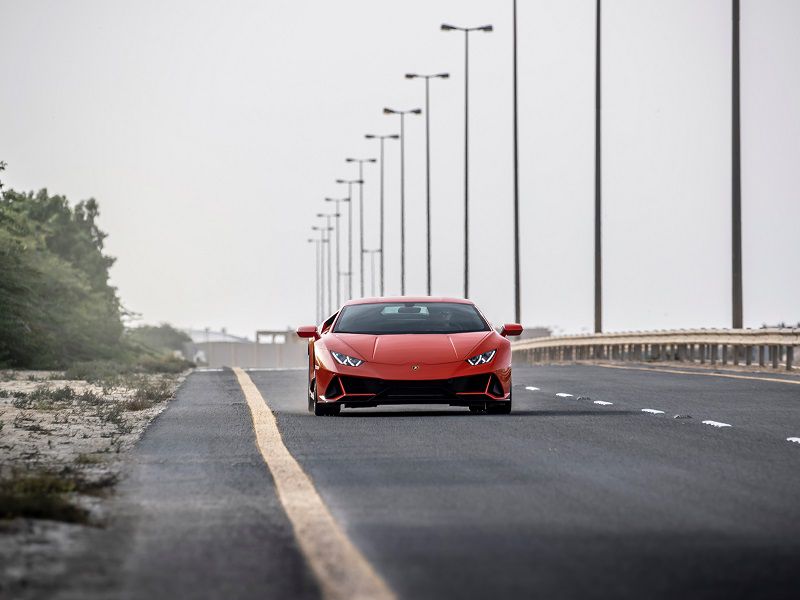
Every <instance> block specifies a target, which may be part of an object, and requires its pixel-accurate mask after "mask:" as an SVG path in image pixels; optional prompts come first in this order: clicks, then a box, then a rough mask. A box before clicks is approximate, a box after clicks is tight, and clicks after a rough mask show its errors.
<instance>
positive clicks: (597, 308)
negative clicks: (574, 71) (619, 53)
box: [594, 0, 603, 333]
mask: <svg viewBox="0 0 800 600" xmlns="http://www.w3.org/2000/svg"><path fill="white" fill-rule="evenodd" d="M600 25H601V20H600V0H597V8H596V11H595V40H594V42H595V53H594V332H595V333H600V332H602V331H603V219H602V217H603V213H602V207H603V204H602V200H603V197H602V192H603V179H602V176H603V172H602V162H601V158H602V155H601V150H602V144H601V143H600V133H601V131H600V126H601V124H602V121H601V118H602V115H601V112H600V100H601V87H600V76H601V74H602V72H601V66H602V63H601V61H600V50H601V44H600V41H601V39H600V33H601V27H600Z"/></svg>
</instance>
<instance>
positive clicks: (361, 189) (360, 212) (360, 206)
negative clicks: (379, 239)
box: [345, 158, 377, 298]
mask: <svg viewBox="0 0 800 600" xmlns="http://www.w3.org/2000/svg"><path fill="white" fill-rule="evenodd" d="M345 162H349V163H358V179H359V182H360V183H359V186H358V221H359V223H358V234H359V235H358V237H359V253H358V257H359V267H360V270H361V279H360V284H361V297H362V298H363V297H364V163H375V162H377V160H375V159H374V158H347V159H345Z"/></svg>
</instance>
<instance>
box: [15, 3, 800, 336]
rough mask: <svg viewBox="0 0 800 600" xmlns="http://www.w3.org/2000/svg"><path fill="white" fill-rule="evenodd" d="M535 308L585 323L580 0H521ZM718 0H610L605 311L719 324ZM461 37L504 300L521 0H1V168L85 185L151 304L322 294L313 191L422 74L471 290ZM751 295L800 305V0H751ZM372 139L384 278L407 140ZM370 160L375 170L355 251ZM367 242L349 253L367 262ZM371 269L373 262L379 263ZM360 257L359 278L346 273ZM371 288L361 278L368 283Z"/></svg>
mask: <svg viewBox="0 0 800 600" xmlns="http://www.w3.org/2000/svg"><path fill="white" fill-rule="evenodd" d="M519 4H520V6H519V17H520V20H519V28H520V44H519V51H520V110H521V114H520V134H521V157H520V158H521V177H520V178H521V190H522V191H521V194H522V195H521V201H522V209H521V210H522V214H521V219H522V221H521V228H522V250H523V261H522V273H523V290H522V298H523V322H524V323H525V324H528V325H534V324H543V325H549V326H552V327H555V328H557V330H558V331H563V332H578V331H582V330H584V329H587V328H591V326H592V315H593V312H592V311H593V309H592V302H593V295H592V293H593V292H592V290H593V234H592V223H593V201H594V195H593V194H594V191H593V190H594V180H593V156H594V154H593V153H594V137H593V135H594V18H595V13H594V4H595V3H594V0H558V1H556V0H520V2H519ZM730 9H731V2H730V0H606V1H605V2H604V10H603V35H604V39H603V74H604V81H603V108H604V112H603V128H604V139H603V152H604V173H603V191H604V208H603V218H604V271H605V281H604V294H605V311H604V314H605V327H606V329H607V330H609V331H615V330H631V329H657V328H676V327H703V326H705V327H718V326H722V327H726V326H729V325H730V318H731V317H730V189H731V185H730V140H731V135H730V117H731V110H730V85H731V79H730V61H731V55H730V45H731V43H730V34H731V16H730ZM442 22H451V23H454V24H456V25H465V26H473V25H482V24H485V23H491V24H493V25H494V27H495V31H494V32H493V33H489V34H473V37H472V38H471V52H472V53H471V61H472V62H471V85H472V88H471V89H472V95H471V136H472V137H471V218H472V228H471V240H472V245H471V248H472V250H471V252H472V259H473V260H472V264H471V293H472V294H471V295H472V298H473V299H474V300H475V301H476V302H477V303H478V304H479V305H480V306H481V307H482V308H483V309H484V312H485V313H486V314H487V315H488V316H489V318H490V319H492V320H493V321H495V322H496V323H502V322H508V321H511V320H513V317H514V304H513V263H512V260H513V241H512V220H511V219H512V162H511V158H512V145H511V139H512V138H511V136H512V121H511V102H512V97H511V89H512V88H511V81H512V80H511V77H512V72H511V50H512V46H511V0H508V1H501V0H492V1H489V0H481V1H477V0H469V1H467V0H437V1H432V0H405V1H404V2H389V1H379V0H341V1H338V2H331V1H329V0H261V1H243V0H239V1H236V0H226V1H224V2H222V1H205V0H204V1H201V0H185V1H163V0H158V1H155V0H153V1H144V0H139V1H137V2H121V1H109V0H96V1H77V0H76V1H66V0H51V1H37V0H30V1H29V0H25V1H23V0H0V24H1V29H0V74H2V84H0V159H2V160H5V161H7V162H8V170H7V172H6V173H5V174H4V178H3V179H4V181H5V183H6V185H7V186H9V187H12V188H15V189H18V190H36V189H39V188H42V187H46V188H48V190H49V191H50V192H51V193H59V194H65V195H66V196H67V197H68V198H69V199H70V200H72V201H78V200H81V199H86V198H89V197H95V198H97V200H98V201H99V202H100V206H101V211H102V215H101V226H102V228H103V229H104V230H105V231H107V232H108V234H109V238H108V241H107V250H108V252H109V253H110V254H112V255H113V256H116V257H117V259H118V260H117V264H116V265H115V267H114V269H113V283H114V284H115V285H116V286H118V288H119V292H120V295H121V298H122V299H123V302H124V304H125V306H126V307H127V308H128V309H130V310H133V311H136V312H138V313H141V315H142V320H143V321H144V322H150V323H156V322H160V321H169V322H171V323H174V324H175V325H178V326H185V327H197V328H202V327H205V326H210V327H212V328H220V327H223V326H225V327H227V328H228V330H229V331H232V332H236V333H241V334H245V335H252V332H253V331H254V330H255V329H256V328H272V327H285V326H289V325H291V326H295V325H300V324H304V323H311V322H313V321H314V317H315V304H314V250H313V246H312V245H310V244H308V243H307V239H308V237H309V235H310V234H311V231H310V227H311V225H312V224H315V223H316V222H317V219H316V218H315V217H314V215H315V213H317V212H319V211H321V210H323V209H325V208H326V207H325V206H324V202H323V198H324V197H325V196H341V195H343V194H344V192H345V190H344V189H342V188H341V186H337V185H336V184H335V183H334V180H335V179H336V178H337V177H338V178H342V177H354V176H355V175H356V168H355V167H354V166H353V165H348V164H346V163H345V162H344V159H345V157H346V156H375V155H376V154H377V151H378V147H377V144H376V143H374V142H369V141H366V140H364V139H363V135H364V134H365V133H368V132H369V133H393V132H395V131H397V128H398V125H399V124H398V119H397V117H389V116H384V115H382V114H381V109H382V108H383V107H384V106H392V107H396V108H413V107H416V106H421V105H422V102H423V83H422V82H421V81H406V80H405V79H404V78H403V74H404V73H406V72H408V71H417V72H438V71H449V72H450V73H451V74H452V77H451V79H449V80H447V81H434V82H433V83H432V107H431V119H432V178H433V179H432V202H433V206H434V207H433V226H434V229H433V232H434V233H433V235H434V244H433V256H434V258H433V292H434V294H436V295H456V296H458V295H461V293H462V286H463V283H462V272H463V254H462V251H463V246H462V244H463V238H462V229H463V187H462V180H463V37H462V34H459V33H445V32H441V31H439V25H440V23H442ZM741 28H742V115H743V116H742V127H743V129H742V140H743V148H742V150H743V219H744V222H743V235H744V312H745V324H746V325H747V326H751V327H753V326H759V325H761V324H762V323H765V322H766V323H776V322H778V321H781V320H786V321H793V322H796V321H798V320H800V276H799V275H800V273H799V272H798V271H800V268H799V267H800V236H798V231H800V191H798V190H800V36H798V34H797V32H798V31H800V2H797V1H796V0H742V24H741ZM423 124H424V120H423V118H422V117H409V118H408V120H407V136H406V143H407V196H406V198H407V226H408V229H407V236H408V239H407V255H408V256H407V261H408V262H407V268H408V280H407V291H408V292H409V293H424V291H425V290H424V285H425V268H424V267H425V246H424V239H425V238H424V234H425V230H424V214H425V213H424V206H425V188H424V174H425V171H424V128H423ZM397 150H398V148H397V145H396V143H389V144H387V171H386V173H387V180H386V190H387V196H386V202H387V219H388V220H387V247H386V265H387V271H386V279H387V293H388V294H392V295H394V294H397V293H399V228H398V222H399V193H398V191H399V178H398V170H399V169H398V167H399V155H398V152H397ZM377 174H378V171H377V169H376V168H375V167H368V169H367V183H366V187H365V194H366V220H367V223H368V228H367V231H366V238H367V246H368V247H372V248H374V247H377V244H378V233H377V232H378V229H377V223H378V222H377V215H378V213H377V206H378V203H377V201H378V195H377V191H378V185H377V182H378V179H377ZM357 264H358V263H357V261H356V265H357ZM367 265H369V263H368V262H367ZM357 283H358V282H357V280H356V289H357V287H358V285H357ZM367 290H368V291H369V284H368V285H367Z"/></svg>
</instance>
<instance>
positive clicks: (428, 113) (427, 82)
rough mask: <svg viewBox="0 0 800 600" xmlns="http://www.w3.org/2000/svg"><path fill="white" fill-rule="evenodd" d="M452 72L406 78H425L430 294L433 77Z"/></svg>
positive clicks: (440, 77) (426, 202)
mask: <svg viewBox="0 0 800 600" xmlns="http://www.w3.org/2000/svg"><path fill="white" fill-rule="evenodd" d="M449 77H450V73H436V74H435V75H417V74H416V73H407V74H406V79H424V80H425V199H426V200H425V207H426V210H425V222H426V226H427V229H426V231H427V249H428V261H427V263H428V276H427V287H426V289H427V290H428V296H430V295H431V89H430V88H431V79H447V78H449Z"/></svg>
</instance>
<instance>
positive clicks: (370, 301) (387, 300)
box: [344, 296, 474, 306]
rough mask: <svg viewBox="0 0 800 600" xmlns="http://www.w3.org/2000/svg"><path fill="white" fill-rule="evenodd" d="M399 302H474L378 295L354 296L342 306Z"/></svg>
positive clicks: (469, 302)
mask: <svg viewBox="0 0 800 600" xmlns="http://www.w3.org/2000/svg"><path fill="white" fill-rule="evenodd" d="M399 302H452V303H456V304H474V303H473V302H472V300H465V299H463V298H444V297H432V296H380V297H376V298H354V299H353V300H348V301H347V302H345V303H344V306H350V305H353V304H397V303H399Z"/></svg>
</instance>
